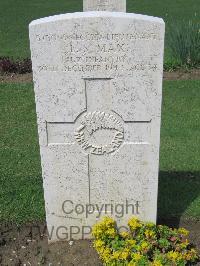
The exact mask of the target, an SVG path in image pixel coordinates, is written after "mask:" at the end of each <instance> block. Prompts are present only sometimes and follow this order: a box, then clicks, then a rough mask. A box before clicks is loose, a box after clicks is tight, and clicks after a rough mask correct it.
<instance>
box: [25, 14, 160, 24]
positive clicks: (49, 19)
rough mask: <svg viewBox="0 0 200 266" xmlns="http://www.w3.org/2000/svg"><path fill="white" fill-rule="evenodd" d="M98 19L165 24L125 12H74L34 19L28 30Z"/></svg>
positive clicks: (158, 20)
mask: <svg viewBox="0 0 200 266" xmlns="http://www.w3.org/2000/svg"><path fill="white" fill-rule="evenodd" d="M98 17H101V18H102V17H113V18H134V19H136V20H143V21H150V22H154V23H160V24H165V22H164V20H163V19H162V18H159V17H153V16H148V15H141V14H136V13H125V12H112V11H86V12H74V13H66V14H60V15H54V16H49V17H44V18H40V19H36V20H33V21H31V22H30V24H29V28H31V27H32V26H36V25H39V24H45V23H49V22H56V21H59V20H60V21H62V20H66V19H71V18H74V19H76V18H98Z"/></svg>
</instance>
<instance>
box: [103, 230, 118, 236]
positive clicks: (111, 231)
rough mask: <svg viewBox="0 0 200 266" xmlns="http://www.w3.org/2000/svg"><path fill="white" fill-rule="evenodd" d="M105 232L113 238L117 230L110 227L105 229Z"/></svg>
mask: <svg viewBox="0 0 200 266" xmlns="http://www.w3.org/2000/svg"><path fill="white" fill-rule="evenodd" d="M105 234H106V235H108V236H109V237H111V238H114V237H115V236H116V235H117V232H116V230H115V229H114V228H110V229H108V230H107V231H105Z"/></svg>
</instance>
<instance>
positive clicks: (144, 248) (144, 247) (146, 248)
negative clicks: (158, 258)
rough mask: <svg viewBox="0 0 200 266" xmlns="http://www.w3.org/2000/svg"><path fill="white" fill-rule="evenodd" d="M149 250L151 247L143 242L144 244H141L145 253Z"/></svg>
mask: <svg viewBox="0 0 200 266" xmlns="http://www.w3.org/2000/svg"><path fill="white" fill-rule="evenodd" d="M149 248H150V245H149V243H148V242H146V241H143V242H142V243H141V249H142V250H143V251H147V250H149Z"/></svg>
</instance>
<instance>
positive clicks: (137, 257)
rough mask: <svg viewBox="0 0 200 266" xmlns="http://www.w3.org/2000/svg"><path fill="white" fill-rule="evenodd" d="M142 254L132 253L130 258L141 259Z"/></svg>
mask: <svg viewBox="0 0 200 266" xmlns="http://www.w3.org/2000/svg"><path fill="white" fill-rule="evenodd" d="M141 258H142V255H141V254H140V253H133V254H132V259H133V260H135V261H136V262H137V261H139V260H141Z"/></svg>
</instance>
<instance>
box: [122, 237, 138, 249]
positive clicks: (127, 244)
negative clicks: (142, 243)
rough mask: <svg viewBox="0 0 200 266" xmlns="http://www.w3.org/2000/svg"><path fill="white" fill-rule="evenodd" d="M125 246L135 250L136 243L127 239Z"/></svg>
mask: <svg viewBox="0 0 200 266" xmlns="http://www.w3.org/2000/svg"><path fill="white" fill-rule="evenodd" d="M125 244H126V246H127V247H130V248H133V247H135V244H136V241H135V240H133V239H126V241H125Z"/></svg>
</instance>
